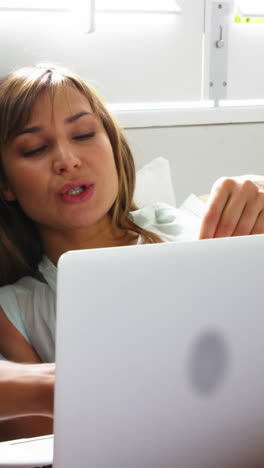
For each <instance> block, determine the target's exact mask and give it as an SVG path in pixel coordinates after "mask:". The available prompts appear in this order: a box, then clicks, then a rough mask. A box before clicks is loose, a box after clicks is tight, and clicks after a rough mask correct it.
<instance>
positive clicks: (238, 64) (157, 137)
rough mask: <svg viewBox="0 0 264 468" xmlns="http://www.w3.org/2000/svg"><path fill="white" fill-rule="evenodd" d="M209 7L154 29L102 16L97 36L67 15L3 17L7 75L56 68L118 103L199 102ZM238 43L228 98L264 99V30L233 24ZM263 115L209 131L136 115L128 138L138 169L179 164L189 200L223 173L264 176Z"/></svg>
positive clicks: (191, 0) (199, 2) (191, 1)
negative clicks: (41, 65)
mask: <svg viewBox="0 0 264 468" xmlns="http://www.w3.org/2000/svg"><path fill="white" fill-rule="evenodd" d="M36 1H37V0H36ZM87 1H88V0H87ZM124 1H125V0H124ZM204 1H207V2H208V1H209V0H179V4H180V5H181V6H182V8H183V14H182V15H181V16H174V17H173V19H172V22H171V23H170V24H168V25H166V24H164V23H163V22H162V20H161V21H160V23H155V24H153V25H149V26H146V25H144V24H139V23H138V22H137V21H136V22H135V21H134V20H133V19H132V17H131V22H130V23H128V22H127V18H126V19H125V17H123V21H121V22H119V23H117V22H116V19H117V17H114V16H113V15H112V16H111V14H110V15H108V16H105V17H104V18H103V15H101V16H100V18H99V16H98V17H97V19H96V30H95V32H94V33H92V34H84V33H83V32H82V31H81V30H78V29H76V27H75V26H74V25H73V24H71V23H70V22H68V23H67V24H66V23H65V24H63V21H62V19H61V20H60V21H58V18H59V17H58V16H53V19H51V16H50V15H49V14H43V15H42V16H41V17H39V18H38V20H37V19H36V16H34V15H33V14H22V16H21V13H17V14H15V13H3V12H1V13H0V41H1V44H2V46H1V48H0V64H1V65H0V73H1V74H5V73H6V72H7V71H8V70H10V69H13V68H17V67H19V66H23V65H31V64H34V63H36V62H40V61H49V62H50V61H55V62H59V63H61V64H64V65H66V66H69V67H73V68H74V69H75V70H76V71H77V72H79V73H80V74H82V75H83V76H84V77H85V78H87V79H88V80H90V81H91V82H92V83H93V84H94V85H96V87H97V88H98V89H99V90H100V92H101V93H102V94H103V95H105V97H106V99H107V101H109V102H117V103H118V102H122V101H126V102H127V101H130V102H136V101H139V102H142V101H143V102H147V101H160V100H162V101H171V100H182V99H199V98H200V96H201V88H202V40H201V37H202V32H203V5H204ZM224 1H229V0H224ZM230 1H231V0H230ZM109 3H110V0H109ZM0 5H1V0H0ZM229 39H230V41H231V48H230V54H229V59H228V60H229V64H228V71H229V78H228V90H227V91H228V97H230V98H231V97H239V98H242V97H263V96H264V93H263V89H264V88H263V79H264V64H263V60H262V55H263V42H264V25H247V24H246V25H241V24H237V25H233V27H232V31H231V32H230V35H229ZM257 45H258V47H257ZM254 66H255V69H254ZM251 70H253V71H251ZM254 70H255V71H254ZM262 76H263V78H262ZM238 112H239V111H238ZM153 114H154V113H153ZM241 114H242V110H241ZM195 115H196V114H194V119H195ZM214 115H215V114H214ZM219 115H220V114H219ZM236 115H238V114H236ZM254 115H255V116H256V117H255V121H258V122H259V123H247V120H246V118H245V119H244V123H243V124H236V123H234V124H229V125H228V124H225V125H219V122H221V119H220V120H217V119H216V120H214V123H215V124H214V125H207V124H208V120H207V121H206V125H194V126H193V125H189V123H195V122H188V126H186V123H185V126H182V125H180V126H178V125H176V124H175V122H174V121H173V122H171V121H167V122H166V121H165V122H163V123H162V125H163V126H159V123H158V124H157V123H153V122H154V121H153V122H152V121H151V119H149V124H148V125H149V128H145V127H144V124H142V122H141V123H140V125H139V124H137V116H136V117H135V118H134V121H135V122H134V124H133V125H132V128H128V129H127V130H126V132H127V135H128V137H129V140H130V142H131V145H132V148H133V150H134V154H135V159H136V164H137V166H138V167H140V166H142V165H143V164H144V163H145V162H147V161H149V160H151V159H152V158H154V157H156V156H165V157H167V158H168V159H169V160H170V163H171V166H172V170H173V178H174V182H175V186H176V195H177V199H178V201H179V202H180V201H182V200H183V198H184V197H185V196H187V195H188V194H189V193H190V192H191V191H193V192H195V193H206V192H208V191H209V188H210V185H211V184H212V182H213V181H214V180H215V179H216V178H217V177H220V176H222V175H234V174H240V173H247V172H251V173H254V172H255V173H263V174H264V162H263V149H262V147H263V134H264V132H263V130H264V123H262V122H264V108H263V109H262V110H261V109H260V110H259V111H258V112H256V114H254ZM254 115H253V117H252V116H251V118H250V121H251V122H253V121H254ZM238 120H239V119H237V117H236V118H235V119H234V118H233V117H230V120H229V121H232V122H237V121H238ZM209 121H210V120H209ZM177 123H178V122H177ZM199 123H200V124H201V123H203V122H202V121H200V120H199ZM204 123H205V122H204ZM153 125H155V127H153ZM156 125H157V126H156ZM140 126H141V128H137V127H140ZM133 127H134V128H133Z"/></svg>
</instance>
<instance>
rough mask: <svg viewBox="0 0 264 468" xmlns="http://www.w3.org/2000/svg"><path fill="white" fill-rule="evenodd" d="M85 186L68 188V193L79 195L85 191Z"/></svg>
mask: <svg viewBox="0 0 264 468" xmlns="http://www.w3.org/2000/svg"><path fill="white" fill-rule="evenodd" d="M84 189H85V187H76V188H74V189H71V190H68V192H67V193H68V195H79V194H80V193H82V192H83V191H84Z"/></svg>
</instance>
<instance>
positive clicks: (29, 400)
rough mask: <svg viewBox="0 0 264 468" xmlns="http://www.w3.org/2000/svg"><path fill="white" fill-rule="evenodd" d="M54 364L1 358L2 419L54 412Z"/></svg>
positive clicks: (44, 414) (0, 408)
mask: <svg viewBox="0 0 264 468" xmlns="http://www.w3.org/2000/svg"><path fill="white" fill-rule="evenodd" d="M54 379H55V364H17V363H14V362H9V361H0V419H6V418H14V417H18V416H29V415H42V416H49V417H52V415H53V392H54Z"/></svg>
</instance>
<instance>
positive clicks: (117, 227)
mask: <svg viewBox="0 0 264 468" xmlns="http://www.w3.org/2000/svg"><path fill="white" fill-rule="evenodd" d="M0 122H1V124H0V262H1V265H2V267H1V275H0V286H1V288H0V334H1V336H0V343H1V345H0V353H2V354H3V355H4V356H5V357H6V358H7V359H9V360H12V361H17V362H30V363H39V362H41V361H43V362H52V361H54V352H55V301H56V265H57V262H58V259H59V257H60V256H61V255H62V254H63V253H64V252H66V251H68V250H75V249H89V248H100V247H115V246H123V245H136V244H143V243H157V242H166V241H172V240H176V241H177V240H178V241H180V240H186V239H194V238H197V239H198V238H210V237H221V236H237V235H245V234H260V233H263V232H264V212H263V209H264V193H263V187H264V180H263V178H262V177H260V176H243V177H234V178H222V179H219V180H218V181H217V182H216V183H215V184H214V186H213V189H212V192H211V194H210V196H209V200H208V204H207V208H206V213H205V215H204V218H203V219H202V220H201V223H200V228H199V229H200V232H199V230H198V228H197V226H196V227H195V229H194V228H193V226H192V223H193V222H194V219H193V218H192V216H191V214H189V215H188V213H186V212H184V211H183V210H180V209H176V208H174V207H170V206H168V205H165V204H163V203H157V204H154V205H151V206H148V207H145V208H142V209H137V207H136V205H135V203H134V202H133V193H134V186H135V167H134V161H133V156H132V154H131V151H130V148H129V145H128V143H127V140H126V138H125V136H124V134H123V132H122V130H121V128H120V127H119V125H118V124H117V123H116V121H115V120H114V118H113V117H112V116H111V114H110V113H109V112H108V110H107V108H106V106H105V105H104V103H103V101H102V99H101V98H100V97H99V96H98V94H97V93H96V92H95V91H94V90H93V89H92V88H91V86H90V85H89V84H88V83H87V82H86V81H84V80H83V79H81V78H79V77H78V76H76V75H75V74H73V73H71V72H69V71H65V70H63V69H59V68H56V67H41V66H36V67H32V68H25V69H21V70H18V71H16V72H13V73H11V74H10V75H8V76H7V77H6V78H4V79H3V80H2V81H1V82H0ZM87 285H88V286H89V281H87ZM73 313H74V311H73ZM27 424H29V423H28V422H27ZM27 424H25V422H24V421H23V423H21V426H20V427H19V422H18V421H17V429H16V433H14V432H12V437H13V436H14V435H16V436H18V437H21V436H25V435H27V436H33V435H40V434H43V433H49V432H51V430H52V427H51V425H50V423H48V425H46V426H45V424H44V426H41V425H37V423H36V424H35V423H34V422H33V423H32V425H31V426H30V427H27ZM5 435H6V437H9V435H10V432H8V431H7V432H6V433H5Z"/></svg>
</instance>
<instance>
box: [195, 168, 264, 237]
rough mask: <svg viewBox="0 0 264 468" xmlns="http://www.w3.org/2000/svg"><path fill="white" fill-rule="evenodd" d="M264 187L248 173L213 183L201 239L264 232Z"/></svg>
mask: <svg viewBox="0 0 264 468" xmlns="http://www.w3.org/2000/svg"><path fill="white" fill-rule="evenodd" d="M263 209H264V193H263V187H261V186H260V185H259V184H258V183H255V182H254V181H252V180H249V179H247V178H246V177H245V176H239V177H234V178H221V179H218V180H217V181H216V183H215V184H214V185H213V188H212V191H211V194H210V196H209V199H208V204H207V209H206V213H205V216H204V218H203V221H202V225H201V230H200V239H207V238H212V237H229V236H241V235H248V234H254V233H262V232H264V219H263V218H264V215H263V216H262V215H261V213H262V210H263Z"/></svg>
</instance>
